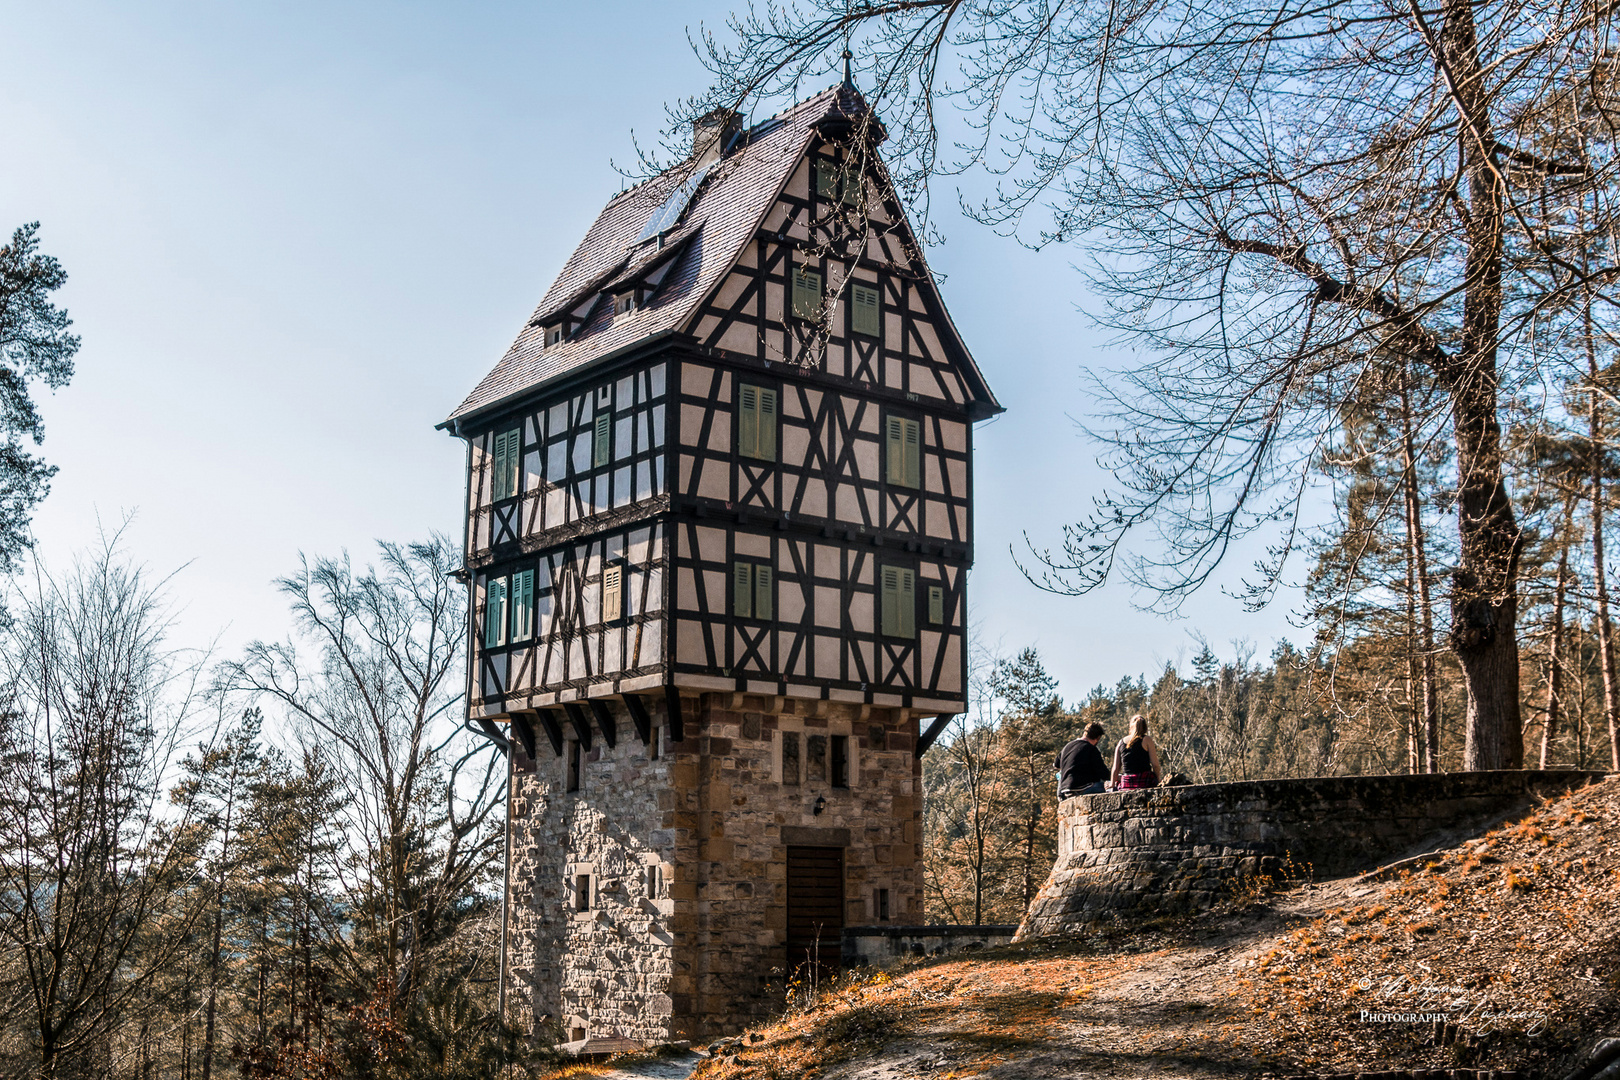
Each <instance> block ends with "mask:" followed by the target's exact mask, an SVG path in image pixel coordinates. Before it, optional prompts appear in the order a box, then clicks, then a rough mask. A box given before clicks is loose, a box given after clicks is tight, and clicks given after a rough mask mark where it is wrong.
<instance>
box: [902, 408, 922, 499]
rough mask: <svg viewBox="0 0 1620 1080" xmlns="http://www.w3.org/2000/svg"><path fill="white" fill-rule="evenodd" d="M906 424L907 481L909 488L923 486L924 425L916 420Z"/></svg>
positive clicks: (908, 421) (905, 422) (905, 481)
mask: <svg viewBox="0 0 1620 1080" xmlns="http://www.w3.org/2000/svg"><path fill="white" fill-rule="evenodd" d="M904 424H905V444H906V446H905V480H904V483H905V485H906V486H907V487H920V486H922V453H921V451H922V425H921V424H919V423H917V421H915V420H906V421H904Z"/></svg>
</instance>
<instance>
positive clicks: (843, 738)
mask: <svg viewBox="0 0 1620 1080" xmlns="http://www.w3.org/2000/svg"><path fill="white" fill-rule="evenodd" d="M829 782H830V783H831V784H832V786H833V787H840V788H847V787H849V736H848V735H834V736H833V737H832V777H831V779H830V781H829Z"/></svg>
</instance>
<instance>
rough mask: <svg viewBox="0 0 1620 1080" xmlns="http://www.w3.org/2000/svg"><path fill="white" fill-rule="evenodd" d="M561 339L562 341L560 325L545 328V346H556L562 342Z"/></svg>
mask: <svg viewBox="0 0 1620 1080" xmlns="http://www.w3.org/2000/svg"><path fill="white" fill-rule="evenodd" d="M562 339H563V328H562V326H561V325H560V324H559V325H557V326H548V327H546V344H547V345H556V344H557V343H558V342H560V341H562Z"/></svg>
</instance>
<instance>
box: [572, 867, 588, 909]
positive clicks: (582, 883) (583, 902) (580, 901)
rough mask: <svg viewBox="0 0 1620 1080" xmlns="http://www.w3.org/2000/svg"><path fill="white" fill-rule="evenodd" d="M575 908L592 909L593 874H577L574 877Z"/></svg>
mask: <svg viewBox="0 0 1620 1080" xmlns="http://www.w3.org/2000/svg"><path fill="white" fill-rule="evenodd" d="M574 910H575V911H589V910H591V875H589V874H577V875H575V877H574Z"/></svg>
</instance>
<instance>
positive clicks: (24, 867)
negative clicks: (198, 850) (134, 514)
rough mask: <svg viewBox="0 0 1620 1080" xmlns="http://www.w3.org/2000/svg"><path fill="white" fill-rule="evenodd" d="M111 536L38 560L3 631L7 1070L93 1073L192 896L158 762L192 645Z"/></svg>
mask: <svg viewBox="0 0 1620 1080" xmlns="http://www.w3.org/2000/svg"><path fill="white" fill-rule="evenodd" d="M116 542H117V537H116V536H113V537H111V538H109V539H107V540H106V541H105V542H104V543H103V545H102V546H101V547H100V548H99V549H97V550H96V551H94V552H93V553H91V554H90V555H88V556H85V557H84V558H82V559H81V560H80V561H78V562H76V563H75V564H74V566H73V568H72V570H71V571H69V572H68V573H67V574H65V575H63V576H60V577H59V576H56V575H54V574H52V573H51V572H50V571H48V570H47V569H46V568H44V567H43V566H40V565H38V564H37V563H36V567H35V570H34V573H33V575H32V577H31V579H30V580H29V582H28V584H27V585H26V587H22V588H18V589H17V590H16V591H15V592H14V594H13V597H12V600H11V608H12V612H13V614H14V616H15V622H14V623H13V624H12V625H11V626H10V627H9V628H8V629H7V631H6V633H5V635H4V637H3V638H0V687H3V689H0V978H3V979H4V980H6V982H7V983H9V985H8V986H6V987H4V989H3V990H0V998H3V999H4V1000H6V1001H7V1002H8V1003H10V1004H11V1005H12V1006H13V1008H14V1011H13V1012H11V1013H8V1015H7V1016H6V1018H5V1020H4V1024H5V1026H7V1027H11V1028H12V1029H13V1031H14V1032H15V1033H16V1039H17V1042H18V1044H19V1045H16V1046H12V1047H10V1048H9V1050H10V1051H11V1052H9V1053H8V1054H7V1055H6V1064H5V1065H4V1066H3V1068H4V1070H5V1072H7V1073H8V1074H11V1075H19V1076H23V1075H27V1076H39V1077H78V1076H85V1077H89V1076H104V1075H108V1074H109V1073H111V1072H113V1071H115V1069H117V1068H118V1067H119V1066H120V1065H121V1062H120V1061H119V1060H118V1059H117V1056H116V1053H115V1046H116V1042H117V1038H116V1037H117V1035H118V1030H119V1026H120V1024H121V1023H122V1021H123V1020H124V1019H125V1017H126V1016H127V1015H129V1014H130V1013H131V1012H132V1011H135V1009H136V1006H137V1005H138V1004H139V1002H140V1001H141V999H142V998H143V997H144V995H146V994H147V993H148V991H149V988H150V986H151V985H152V983H153V981H154V980H155V978H156V977H157V976H158V974H159V973H161V972H162V971H164V969H165V968H166V966H167V965H169V964H170V963H171V962H173V961H174V959H175V958H176V956H177V954H178V953H179V951H180V950H181V949H182V947H183V946H184V945H185V943H186V941H187V939H188V937H189V935H190V933H191V930H192V927H193V924H194V923H195V922H196V920H197V919H198V917H199V916H200V915H201V913H202V912H203V910H204V908H205V906H206V902H207V900H206V890H203V889H198V888H195V887H193V886H194V874H195V870H196V859H195V853H194V852H193V851H192V849H191V845H190V830H189V829H188V828H187V827H186V826H187V822H188V820H189V809H190V808H189V807H188V806H186V805H184V804H183V803H182V804H181V805H180V806H178V807H170V806H169V804H168V799H167V792H166V791H165V790H164V786H165V777H166V775H167V773H168V771H169V765H170V763H171V761H172V760H173V754H174V752H175V750H176V747H177V745H178V744H179V743H180V742H181V740H182V739H183V738H184V737H185V736H184V733H185V732H186V730H187V721H188V720H189V719H190V718H191V717H192V714H193V706H194V705H195V704H196V703H197V701H198V694H197V693H196V690H197V679H198V674H199V671H200V669H201V659H200V658H199V657H196V656H188V655H186V654H184V653H181V652H179V651H178V650H176V649H174V648H173V647H172V646H170V645H169V644H168V641H167V637H168V630H169V620H168V618H167V616H166V615H165V607H164V603H163V599H162V595H161V593H160V591H159V589H158V588H157V587H156V586H154V584H153V583H152V582H150V581H149V580H148V579H147V577H146V575H145V574H144V573H143V572H142V571H141V570H140V569H138V568H134V567H131V566H129V565H127V564H125V563H124V562H122V560H121V559H120V557H119V555H118V551H117V546H116Z"/></svg>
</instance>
